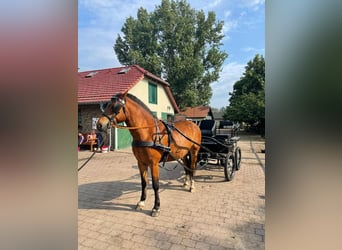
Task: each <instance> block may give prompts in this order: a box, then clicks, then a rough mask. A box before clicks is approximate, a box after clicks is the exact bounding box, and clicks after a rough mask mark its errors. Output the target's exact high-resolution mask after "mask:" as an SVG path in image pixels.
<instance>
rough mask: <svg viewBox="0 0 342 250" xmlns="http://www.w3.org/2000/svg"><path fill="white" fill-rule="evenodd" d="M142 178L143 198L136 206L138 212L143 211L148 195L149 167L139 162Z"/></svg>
mask: <svg viewBox="0 0 342 250" xmlns="http://www.w3.org/2000/svg"><path fill="white" fill-rule="evenodd" d="M138 167H139V172H140V177H141V197H140V201H139V202H138V204H137V206H136V210H142V209H143V208H144V206H145V200H146V194H147V174H148V167H147V166H146V165H144V164H142V163H140V162H138Z"/></svg>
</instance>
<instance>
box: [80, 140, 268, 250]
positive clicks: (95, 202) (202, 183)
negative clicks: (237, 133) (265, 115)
mask: <svg viewBox="0 0 342 250" xmlns="http://www.w3.org/2000/svg"><path fill="white" fill-rule="evenodd" d="M238 146H240V147H241V151H242V161H241V169H240V170H239V171H238V172H236V174H235V178H234V179H233V180H232V181H231V182H226V181H225V179H224V171H223V169H222V168H219V167H218V166H216V165H212V166H211V167H210V168H205V169H201V170H197V172H196V177H195V180H196V183H195V187H196V192H195V193H190V192H189V191H188V190H185V189H184V188H183V187H182V185H183V181H184V170H183V167H181V166H179V165H178V166H177V163H176V162H170V163H166V165H165V168H166V169H163V168H161V169H160V199H161V213H160V216H159V217H151V216H150V213H151V210H152V207H153V202H154V194H153V189H152V184H151V179H150V182H149V185H148V196H147V200H146V205H145V208H144V210H142V211H136V210H135V205H136V203H137V202H138V201H139V199H140V190H141V185H140V175H139V171H138V168H137V163H136V160H135V158H134V156H133V154H132V152H131V150H130V149H128V150H121V151H115V152H109V153H96V154H95V155H94V157H93V158H92V159H91V160H90V161H89V162H88V164H87V165H85V167H84V168H83V169H81V170H80V171H79V173H78V196H79V197H78V247H79V249H139V250H140V249H264V248H265V154H263V153H261V149H264V148H265V142H264V140H262V139H261V138H260V137H259V136H250V135H242V136H241V139H240V141H239V142H238ZM90 155H91V152H89V151H81V152H79V154H78V167H80V166H81V165H82V163H84V162H85V161H86V160H87V159H88V158H89V156H90Z"/></svg>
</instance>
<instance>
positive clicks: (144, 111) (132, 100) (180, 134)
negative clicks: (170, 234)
mask: <svg viewBox="0 0 342 250" xmlns="http://www.w3.org/2000/svg"><path fill="white" fill-rule="evenodd" d="M102 111H103V113H102V115H101V117H100V118H99V119H98V122H97V129H98V130H100V131H104V130H106V129H107V128H109V126H110V125H111V126H113V127H117V124H118V123H120V122H125V123H126V125H127V128H128V129H129V131H130V133H131V135H132V137H133V142H132V151H133V153H134V156H135V158H136V159H137V161H138V167H139V171H140V176H141V188H142V192H141V198H140V201H139V202H138V204H137V207H136V209H137V210H141V209H142V208H143V207H144V205H145V200H146V192H147V182H148V179H147V177H148V167H150V169H151V175H152V187H153V190H154V197H155V200H154V207H153V209H152V216H153V217H155V216H158V215H159V213H160V199H159V162H165V161H174V160H178V159H181V160H182V161H183V163H184V165H186V166H184V169H185V173H186V176H185V182H184V186H185V187H187V186H190V187H189V190H190V192H193V191H194V189H195V186H194V178H193V177H194V172H195V169H196V162H197V155H198V152H199V149H200V143H201V131H200V129H199V127H198V126H197V125H196V124H194V123H193V122H191V121H178V122H175V123H174V124H172V125H168V124H166V123H165V122H163V121H160V120H157V118H156V117H155V116H154V115H153V114H152V112H151V111H150V110H149V108H148V107H147V106H146V105H145V104H144V103H143V102H142V101H140V100H139V99H138V98H137V97H135V96H133V95H131V94H127V92H125V93H123V94H117V95H115V96H113V98H112V99H111V101H110V102H108V103H106V104H105V105H104V106H103V107H102ZM186 137H187V138H186ZM189 139H190V140H189Z"/></svg>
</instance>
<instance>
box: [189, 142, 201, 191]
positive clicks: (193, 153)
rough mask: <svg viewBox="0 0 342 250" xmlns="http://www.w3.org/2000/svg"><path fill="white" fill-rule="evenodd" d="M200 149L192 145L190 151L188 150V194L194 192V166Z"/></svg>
mask: <svg viewBox="0 0 342 250" xmlns="http://www.w3.org/2000/svg"><path fill="white" fill-rule="evenodd" d="M199 149H200V147H199V146H197V145H194V146H193V148H192V150H190V164H189V165H190V166H189V167H190V169H191V171H189V174H190V192H195V179H194V175H195V171H196V164H197V155H198V152H199Z"/></svg>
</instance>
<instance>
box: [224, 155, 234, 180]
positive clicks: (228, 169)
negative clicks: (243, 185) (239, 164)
mask: <svg viewBox="0 0 342 250" xmlns="http://www.w3.org/2000/svg"><path fill="white" fill-rule="evenodd" d="M234 162H235V161H234V155H233V154H232V153H231V152H229V153H228V154H227V158H226V161H225V164H224V166H223V168H224V176H225V177H226V181H231V180H233V178H234V175H235V166H234Z"/></svg>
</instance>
